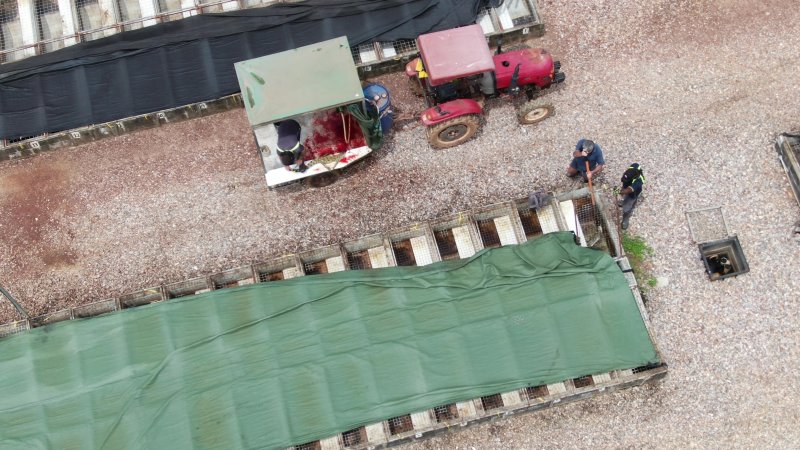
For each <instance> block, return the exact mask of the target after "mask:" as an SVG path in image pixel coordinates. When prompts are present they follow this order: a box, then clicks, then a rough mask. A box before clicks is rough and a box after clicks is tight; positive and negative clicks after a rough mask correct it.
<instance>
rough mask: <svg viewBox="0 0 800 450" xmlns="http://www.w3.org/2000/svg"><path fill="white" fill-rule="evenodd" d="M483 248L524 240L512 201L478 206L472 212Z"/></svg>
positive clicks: (517, 242)
mask: <svg viewBox="0 0 800 450" xmlns="http://www.w3.org/2000/svg"><path fill="white" fill-rule="evenodd" d="M472 217H473V219H474V220H475V224H476V225H477V227H478V233H479V235H480V238H481V242H482V243H483V247H484V248H494V247H500V246H502V245H513V244H519V243H520V242H523V241H524V240H525V235H524V234H523V231H522V224H521V222H520V219H519V214H518V212H517V208H516V206H515V205H514V204H513V203H512V202H505V203H499V204H494V205H489V206H486V207H484V208H479V209H477V210H475V211H473V213H472Z"/></svg>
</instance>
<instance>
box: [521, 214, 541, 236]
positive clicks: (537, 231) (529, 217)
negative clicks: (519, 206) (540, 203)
mask: <svg viewBox="0 0 800 450" xmlns="http://www.w3.org/2000/svg"><path fill="white" fill-rule="evenodd" d="M519 219H520V221H521V222H522V229H523V230H524V231H525V237H526V238H528V239H533V238H535V237H539V236H541V235H542V234H544V232H543V231H542V224H541V223H539V215H538V214H536V211H535V210H533V209H525V210H520V212H519Z"/></svg>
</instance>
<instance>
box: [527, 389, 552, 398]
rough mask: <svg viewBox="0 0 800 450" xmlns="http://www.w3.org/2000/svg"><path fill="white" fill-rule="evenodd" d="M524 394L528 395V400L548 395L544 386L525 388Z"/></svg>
mask: <svg viewBox="0 0 800 450" xmlns="http://www.w3.org/2000/svg"><path fill="white" fill-rule="evenodd" d="M525 393H526V394H527V395H528V399H530V400H533V399H536V398H542V397H547V396H548V395H550V392H549V391H548V390H547V386H546V385H541V386H531V387H527V388H525Z"/></svg>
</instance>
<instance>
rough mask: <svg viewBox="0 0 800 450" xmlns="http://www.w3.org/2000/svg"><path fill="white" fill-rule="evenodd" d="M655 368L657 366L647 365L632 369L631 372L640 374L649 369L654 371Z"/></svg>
mask: <svg viewBox="0 0 800 450" xmlns="http://www.w3.org/2000/svg"><path fill="white" fill-rule="evenodd" d="M657 367H658V364H648V365H646V366H639V367H636V368H634V369H631V372H633V373H641V372H646V371H648V370H650V369H655V368H657Z"/></svg>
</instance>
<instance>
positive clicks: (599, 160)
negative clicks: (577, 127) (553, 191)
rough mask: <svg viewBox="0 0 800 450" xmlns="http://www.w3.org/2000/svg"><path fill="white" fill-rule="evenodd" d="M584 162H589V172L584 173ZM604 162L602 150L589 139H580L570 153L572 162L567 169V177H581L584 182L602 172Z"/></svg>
mask: <svg viewBox="0 0 800 450" xmlns="http://www.w3.org/2000/svg"><path fill="white" fill-rule="evenodd" d="M586 161H589V171H588V172H587V171H586ZM605 164H606V160H605V159H604V158H603V149H602V148H600V146H599V145H597V144H595V143H594V142H593V141H591V140H589V139H581V140H580V141H578V143H577V144H576V145H575V151H574V152H572V161H571V162H570V163H569V167H567V176H568V177H576V176H578V175H580V176H581V179H583V181H584V182H588V181H589V179H590V178H591V177H593V176H595V175H597V174H599V173H600V172H602V171H603V166H605Z"/></svg>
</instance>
